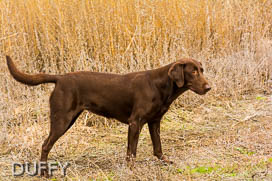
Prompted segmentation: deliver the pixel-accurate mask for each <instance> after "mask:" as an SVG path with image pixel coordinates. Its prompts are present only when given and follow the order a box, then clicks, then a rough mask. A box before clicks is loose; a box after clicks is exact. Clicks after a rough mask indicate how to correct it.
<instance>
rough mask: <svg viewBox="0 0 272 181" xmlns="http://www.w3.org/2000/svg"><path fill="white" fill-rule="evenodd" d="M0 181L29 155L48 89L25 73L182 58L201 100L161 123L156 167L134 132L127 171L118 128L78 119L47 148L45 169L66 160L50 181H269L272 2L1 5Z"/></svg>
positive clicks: (179, 106)
mask: <svg viewBox="0 0 272 181" xmlns="http://www.w3.org/2000/svg"><path fill="white" fill-rule="evenodd" d="M0 15H1V17H0V74H1V75H0V180H41V179H44V180H46V179H45V178H40V177H30V176H27V175H24V176H21V177H13V176H12V172H11V165H12V163H13V162H26V161H28V162H32V161H35V160H38V159H39V157H40V151H41V145H42V142H43V140H44V139H45V138H46V137H47V135H48V132H49V120H48V119H49V107H48V99H49V95H50V92H51V91H52V89H53V86H54V85H49V84H48V85H40V86H37V87H27V86H25V85H22V84H20V83H18V82H16V81H15V80H14V79H12V77H11V76H10V74H9V73H8V70H7V66H6V62H5V58H4V57H5V55H6V54H8V55H10V56H11V57H12V58H13V59H14V60H15V62H16V64H17V66H18V67H19V69H21V70H24V71H25V72H27V73H37V72H46V73H51V74H61V73H67V72H73V71H79V70H90V71H98V72H114V73H127V72H132V71H139V70H147V69H152V68H156V67H159V66H162V65H165V64H167V63H170V62H173V61H175V60H177V59H179V58H182V57H192V58H195V59H198V60H200V61H201V62H202V63H203V64H204V68H205V76H206V77H207V78H208V80H209V82H210V83H211V86H212V90H211V91H210V92H209V93H208V94H207V95H205V96H198V95H196V94H194V93H192V92H186V93H185V94H183V95H182V96H180V98H179V99H178V100H176V101H175V102H174V103H173V105H172V106H171V109H170V110H169V112H168V113H167V114H166V115H165V116H164V118H163V121H162V122H163V123H162V130H161V137H162V146H163V151H164V153H165V154H166V155H167V156H168V157H169V158H170V159H171V160H173V161H174V162H175V163H174V164H173V165H163V164H162V163H161V162H160V161H158V160H157V159H156V158H155V157H154V156H153V154H152V144H151V140H150V137H149V133H148V129H147V127H146V126H145V127H144V128H143V131H142V133H141V135H140V141H139V145H138V152H137V153H138V154H137V159H136V163H135V167H134V168H133V169H132V170H131V169H129V168H127V166H126V162H125V154H126V145H127V141H126V139H127V138H126V137H127V126H126V125H123V124H121V123H118V122H117V121H115V120H108V119H105V118H103V117H99V116H96V115H94V114H92V113H88V112H84V113H83V114H82V115H81V116H80V118H79V119H78V120H77V122H76V124H75V125H74V126H73V127H72V128H71V129H70V130H69V131H68V132H67V133H66V134H65V135H64V136H63V137H61V139H60V140H59V141H58V142H57V143H56V144H55V146H54V147H53V149H52V151H51V152H50V154H49V159H50V161H52V162H55V161H60V162H67V161H68V162H70V164H71V166H70V167H69V169H68V171H67V176H66V177H63V176H61V174H60V172H59V171H57V172H55V175H54V176H53V177H52V178H50V179H49V180H272V122H271V121H272V96H271V94H272V21H271V19H272V1H270V0H248V1H238V0H205V1H198V0H180V1H179V0H126V1H125V0H89V1H88V0H80V1H79V0H70V1H68V0H39V1H36V0H24V1H19V0H1V1H0Z"/></svg>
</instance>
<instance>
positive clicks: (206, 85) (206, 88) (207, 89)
mask: <svg viewBox="0 0 272 181" xmlns="http://www.w3.org/2000/svg"><path fill="white" fill-rule="evenodd" d="M204 89H205V91H206V92H208V91H209V90H211V89H212V88H211V86H209V84H205V86H204Z"/></svg>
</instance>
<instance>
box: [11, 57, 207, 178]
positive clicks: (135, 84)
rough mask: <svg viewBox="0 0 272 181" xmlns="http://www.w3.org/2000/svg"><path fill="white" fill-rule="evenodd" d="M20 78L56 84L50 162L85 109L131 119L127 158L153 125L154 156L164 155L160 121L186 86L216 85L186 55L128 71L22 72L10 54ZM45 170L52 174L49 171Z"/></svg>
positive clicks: (200, 90) (200, 89)
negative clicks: (55, 148) (157, 65)
mask: <svg viewBox="0 0 272 181" xmlns="http://www.w3.org/2000/svg"><path fill="white" fill-rule="evenodd" d="M6 59H7V64H8V68H9V71H10V73H11V75H12V76H13V77H14V79H15V80H17V81H19V82H21V83H23V84H27V85H30V86H35V85H39V84H42V83H54V84H55V89H54V90H53V92H52V94H51V96H50V120H51V121H50V133H49V136H48V138H47V139H46V140H45V141H44V143H43V145H42V153H41V161H43V162H46V161H47V157H48V154H49V152H50V150H51V148H52V147H53V145H54V143H55V142H56V141H57V140H58V139H59V138H60V137H61V136H62V135H63V134H64V133H65V132H66V131H67V130H68V129H69V128H70V127H71V126H72V125H73V124H74V122H75V121H76V119H77V118H78V116H79V115H80V114H81V113H82V111H83V110H89V111H91V112H93V113H95V114H98V115H102V116H105V117H107V118H115V119H117V120H119V121H121V122H122V123H125V124H128V147H127V161H130V160H131V158H134V157H136V149H137V144H138V138H139V134H140V132H141V129H142V127H143V125H144V124H145V123H147V124H148V128H149V132H150V135H151V140H152V143H153V150H154V155H155V156H156V157H158V158H159V159H161V160H163V161H165V162H167V163H170V161H169V160H168V159H167V158H166V157H165V156H164V155H163V153H162V148H161V139H160V122H161V118H162V116H163V115H164V114H165V113H166V112H167V110H168V109H169V106H170V105H171V103H172V102H173V101H174V100H175V99H176V98H177V97H178V96H179V95H181V94H182V93H184V92H185V91H187V90H192V91H193V92H195V93H197V94H200V95H203V94H205V93H207V92H208V91H209V90H210V89H211V87H210V86H209V84H208V82H207V80H206V79H205V78H204V76H203V68H202V65H201V63H200V62H198V61H196V60H194V59H181V60H179V61H176V62H174V63H171V64H169V65H166V66H163V67H161V68H157V69H154V70H147V71H141V72H133V73H128V74H124V75H119V74H111V73H98V72H88V71H81V72H75V73H68V74H65V75H48V74H36V75H28V74H25V73H22V72H20V71H19V70H18V69H17V68H16V66H15V65H14V63H13V61H12V60H11V58H10V57H9V56H6ZM44 174H47V172H46V171H45V173H44Z"/></svg>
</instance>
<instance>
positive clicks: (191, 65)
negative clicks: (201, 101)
mask: <svg viewBox="0 0 272 181" xmlns="http://www.w3.org/2000/svg"><path fill="white" fill-rule="evenodd" d="M203 71H204V70H203V67H202V64H201V63H200V62H198V61H196V60H194V59H181V60H179V61H177V62H176V63H174V64H173V65H172V66H171V67H170V69H169V71H168V76H169V77H170V78H171V79H172V80H173V81H174V82H175V83H176V85H177V86H178V87H179V88H181V87H185V88H188V89H190V90H192V91H194V92H195V93H197V94H200V95H203V94H206V93H207V92H208V91H209V90H211V87H210V86H209V84H208V81H207V80H206V79H205V77H204V75H203Z"/></svg>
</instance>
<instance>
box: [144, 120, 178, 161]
mask: <svg viewBox="0 0 272 181" xmlns="http://www.w3.org/2000/svg"><path fill="white" fill-rule="evenodd" d="M148 128H149V133H150V136H151V140H152V143H153V150H154V155H155V156H156V157H157V158H158V159H160V160H162V161H163V162H165V163H167V164H172V163H173V162H172V161H170V160H168V159H167V158H166V156H164V155H163V153H162V146H161V138H160V119H159V120H157V121H155V122H150V123H148Z"/></svg>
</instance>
